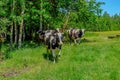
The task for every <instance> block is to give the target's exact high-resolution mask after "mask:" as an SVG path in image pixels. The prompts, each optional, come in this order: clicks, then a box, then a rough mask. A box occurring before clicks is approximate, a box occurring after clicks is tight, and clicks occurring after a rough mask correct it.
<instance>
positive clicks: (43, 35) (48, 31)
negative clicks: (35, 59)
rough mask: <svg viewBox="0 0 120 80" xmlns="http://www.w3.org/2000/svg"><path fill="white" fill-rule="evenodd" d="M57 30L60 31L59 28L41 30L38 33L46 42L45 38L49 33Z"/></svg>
mask: <svg viewBox="0 0 120 80" xmlns="http://www.w3.org/2000/svg"><path fill="white" fill-rule="evenodd" d="M56 32H60V31H59V29H55V30H43V31H42V30H39V31H38V32H37V34H39V38H40V40H41V41H43V42H45V39H46V38H47V37H49V35H51V34H54V33H56Z"/></svg>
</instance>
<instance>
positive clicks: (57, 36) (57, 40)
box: [54, 32, 63, 45]
mask: <svg viewBox="0 0 120 80" xmlns="http://www.w3.org/2000/svg"><path fill="white" fill-rule="evenodd" d="M54 36H55V37H56V42H57V43H58V44H59V45H62V44H63V42H62V40H63V33H60V32H58V33H55V34H54Z"/></svg>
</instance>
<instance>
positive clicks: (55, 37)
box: [37, 29, 63, 63]
mask: <svg viewBox="0 0 120 80" xmlns="http://www.w3.org/2000/svg"><path fill="white" fill-rule="evenodd" d="M37 33H38V34H39V37H40V39H41V40H43V41H44V43H45V45H46V51H47V58H49V51H50V53H51V54H52V58H53V61H54V63H55V62H56V59H57V57H58V58H60V54H61V47H62V44H63V41H62V39H63V33H61V32H60V30H59V29H55V30H44V31H38V32H37ZM56 49H58V51H59V53H58V54H56V53H55V51H56Z"/></svg>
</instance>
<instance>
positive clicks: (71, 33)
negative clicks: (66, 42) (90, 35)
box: [68, 28, 85, 44]
mask: <svg viewBox="0 0 120 80" xmlns="http://www.w3.org/2000/svg"><path fill="white" fill-rule="evenodd" d="M84 34H85V29H77V28H70V29H69V30H68V37H69V39H70V43H71V41H72V40H74V43H75V44H76V43H77V41H79V44H80V41H81V37H82V36H83V35H84Z"/></svg>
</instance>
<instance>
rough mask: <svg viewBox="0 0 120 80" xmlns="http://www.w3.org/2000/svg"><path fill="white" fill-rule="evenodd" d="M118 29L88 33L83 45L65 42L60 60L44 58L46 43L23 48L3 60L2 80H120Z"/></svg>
mask: <svg viewBox="0 0 120 80" xmlns="http://www.w3.org/2000/svg"><path fill="white" fill-rule="evenodd" d="M118 33H119V32H87V33H86V34H85V36H84V37H83V38H85V39H87V40H89V42H87V41H83V42H82V43H81V44H80V45H70V44H68V43H67V44H64V45H63V47H62V54H61V59H60V60H59V61H58V62H57V63H55V64H54V63H53V62H52V61H50V60H47V59H45V58H44V54H45V53H46V49H45V46H42V47H36V48H23V49H20V50H16V51H13V52H10V53H9V58H8V59H5V60H3V61H1V62H0V80H120V38H115V39H108V38H107V36H108V35H116V34H118Z"/></svg>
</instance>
